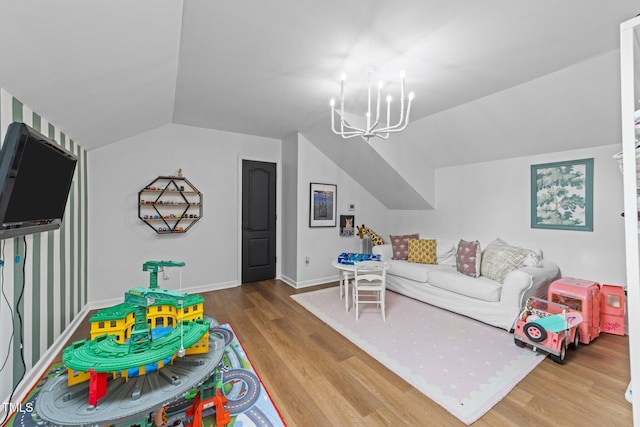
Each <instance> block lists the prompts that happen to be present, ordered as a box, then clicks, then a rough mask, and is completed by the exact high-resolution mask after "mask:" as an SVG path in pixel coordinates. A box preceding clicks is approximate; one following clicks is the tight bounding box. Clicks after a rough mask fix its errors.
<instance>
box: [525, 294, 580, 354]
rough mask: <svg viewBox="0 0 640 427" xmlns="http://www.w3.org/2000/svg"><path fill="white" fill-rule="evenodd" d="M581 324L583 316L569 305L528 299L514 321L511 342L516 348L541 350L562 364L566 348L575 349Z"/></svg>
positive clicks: (532, 298) (533, 298)
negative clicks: (528, 346)
mask: <svg viewBox="0 0 640 427" xmlns="http://www.w3.org/2000/svg"><path fill="white" fill-rule="evenodd" d="M581 322H582V315H581V314H580V313H579V312H574V311H570V310H569V307H568V306H566V305H564V304H558V303H555V302H551V301H546V300H543V299H539V298H535V297H531V298H529V299H528V300H527V303H526V305H525V308H524V310H522V313H521V314H520V316H519V317H518V320H516V328H515V330H514V332H513V338H514V342H515V344H516V345H517V346H518V347H526V346H527V345H530V346H532V348H533V350H534V351H536V350H537V349H540V350H544V351H546V352H547V353H549V355H550V357H551V359H552V360H553V361H554V362H556V363H559V364H563V363H564V359H565V357H566V354H567V347H572V348H576V347H577V346H578V342H579V341H580V332H579V330H578V328H577V327H578V325H580V323H581Z"/></svg>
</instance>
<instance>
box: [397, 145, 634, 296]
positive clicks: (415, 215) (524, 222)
mask: <svg viewBox="0 0 640 427" xmlns="http://www.w3.org/2000/svg"><path fill="white" fill-rule="evenodd" d="M619 150H620V146H619V145H617V144H616V145H606V146H600V147H595V148H589V149H582V150H573V151H566V152H559V153H549V154H544V155H537V156H530V157H519V158H514V159H507V160H499V161H493V162H485V163H477V164H472V165H466V166H454V167H448V168H442V169H438V170H436V208H435V210H433V211H422V212H417V211H413V212H409V211H389V217H388V224H389V225H388V232H389V233H403V234H404V233H413V232H416V231H420V232H421V233H422V235H425V236H426V235H431V236H438V237H445V238H452V239H460V238H463V239H465V240H479V241H480V242H481V243H483V244H485V245H486V244H488V243H490V242H491V241H493V240H494V239H495V238H497V237H500V238H502V239H503V240H506V241H507V242H508V243H511V244H514V245H518V246H523V247H529V248H541V249H542V250H543V252H544V257H545V258H546V259H549V260H552V261H554V262H556V263H557V264H558V265H559V266H560V269H561V273H562V274H563V275H565V276H573V277H579V278H583V279H591V280H595V281H599V282H601V283H611V284H625V255H624V253H625V252H624V221H623V218H622V217H621V216H620V214H621V212H622V211H623V192H622V175H621V174H620V171H619V169H618V165H617V163H616V161H615V160H613V159H612V156H613V155H614V154H615V153H616V152H618V151H619ZM591 157H593V158H594V195H593V196H594V207H593V217H594V225H593V228H594V230H593V232H586V231H566V230H546V229H532V228H531V226H530V215H531V213H530V212H531V210H530V198H531V196H530V166H531V165H532V164H539V163H549V162H556V161H564V160H576V159H582V158H591Z"/></svg>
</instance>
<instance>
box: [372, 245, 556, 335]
mask: <svg viewBox="0 0 640 427" xmlns="http://www.w3.org/2000/svg"><path fill="white" fill-rule="evenodd" d="M435 240H436V242H437V264H420V263H413V262H408V261H404V260H394V259H392V255H393V250H392V247H391V245H390V244H385V245H378V246H374V247H373V249H372V252H373V253H374V254H379V255H381V258H382V259H383V260H384V261H386V262H387V263H388V265H389V266H390V267H391V268H390V269H389V270H388V271H387V289H389V290H391V291H394V292H397V293H400V294H403V295H406V296H408V297H411V298H414V299H417V300H420V301H423V302H426V303H429V304H431V305H434V306H437V307H441V308H444V309H446V310H449V311H453V312H456V313H459V314H462V315H464V316H468V317H471V318H473V319H476V320H479V321H481V322H484V323H487V324H489V325H493V326H496V327H498V328H502V329H506V330H508V331H511V330H512V329H513V325H514V322H515V320H516V317H517V316H518V314H519V313H520V310H521V307H522V305H523V302H524V301H526V299H527V298H528V297H530V296H535V297H539V298H545V299H546V296H547V288H548V287H549V284H551V282H553V281H554V280H555V279H556V278H558V277H559V268H558V266H557V265H556V264H554V263H553V262H550V261H547V260H543V259H542V255H541V253H540V252H535V251H532V254H533V261H532V262H531V261H528V262H526V264H529V265H526V266H522V267H519V268H516V269H514V270H513V271H511V272H510V273H508V274H507V275H506V277H505V278H504V280H503V281H502V282H498V281H495V280H492V279H489V278H487V277H484V276H482V275H480V276H479V277H477V278H475V277H470V276H468V275H465V274H463V273H461V272H459V271H458V270H457V268H456V262H455V260H456V250H457V242H455V241H451V240H444V239H435ZM534 265H538V266H534Z"/></svg>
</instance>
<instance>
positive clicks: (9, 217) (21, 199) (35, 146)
mask: <svg viewBox="0 0 640 427" xmlns="http://www.w3.org/2000/svg"><path fill="white" fill-rule="evenodd" d="M76 163H77V158H76V156H74V155H73V154H71V153H70V152H69V151H67V150H65V149H64V148H63V147H61V146H60V145H58V144H56V142H55V141H53V140H51V139H49V138H47V137H45V136H44V135H42V134H41V133H40V132H38V131H36V130H35V129H33V128H31V127H30V126H27V125H26V124H24V123H18V122H14V123H11V124H10V125H9V128H8V129H7V133H6V135H5V138H4V143H3V145H2V149H1V150H0V191H1V192H0V239H6V238H10V237H17V236H24V235H27V234H33V233H39V232H42V231H47V230H55V229H58V228H60V224H61V223H62V218H63V216H64V211H65V208H66V206H67V199H68V197H69V191H70V189H71V185H72V183H73V174H74V172H75V168H76Z"/></svg>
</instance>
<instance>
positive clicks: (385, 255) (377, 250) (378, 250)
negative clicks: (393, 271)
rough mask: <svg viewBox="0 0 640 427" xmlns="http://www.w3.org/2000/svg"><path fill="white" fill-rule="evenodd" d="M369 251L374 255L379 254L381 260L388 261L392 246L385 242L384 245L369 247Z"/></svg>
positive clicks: (391, 255) (391, 253) (390, 256)
mask: <svg viewBox="0 0 640 427" xmlns="http://www.w3.org/2000/svg"><path fill="white" fill-rule="evenodd" d="M371 252H372V253H373V254H374V255H380V259H381V260H382V261H389V260H390V259H391V258H393V248H392V247H391V244H390V243H387V244H386V245H376V246H374V247H373V248H371Z"/></svg>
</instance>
